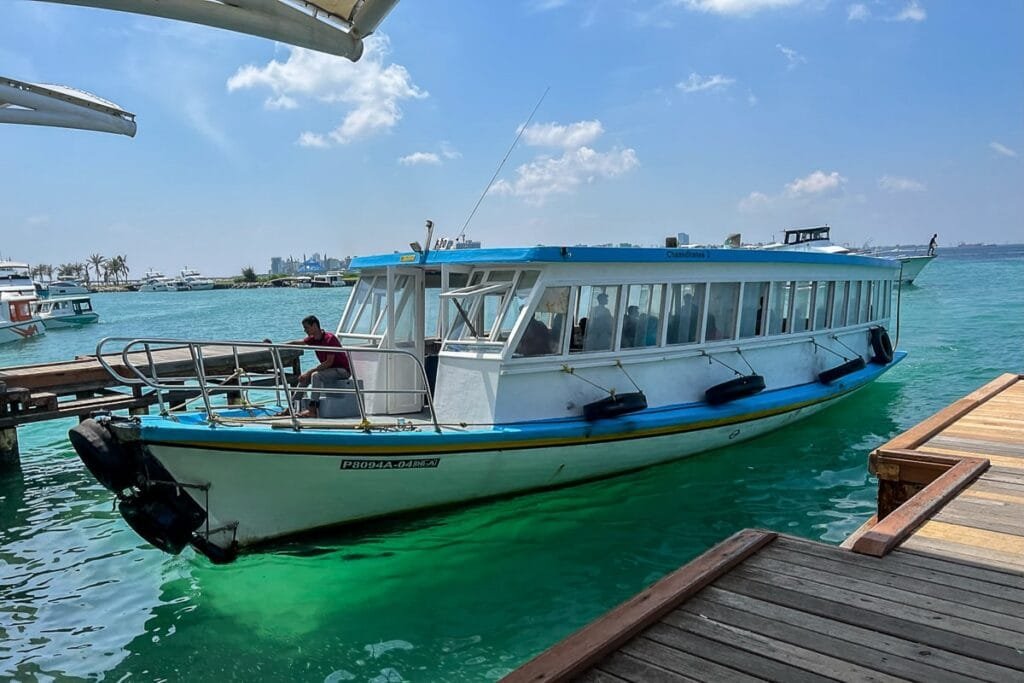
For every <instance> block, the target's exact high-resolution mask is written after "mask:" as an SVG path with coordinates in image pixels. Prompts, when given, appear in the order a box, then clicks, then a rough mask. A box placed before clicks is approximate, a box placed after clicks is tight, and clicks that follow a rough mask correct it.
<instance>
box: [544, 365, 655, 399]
mask: <svg viewBox="0 0 1024 683" xmlns="http://www.w3.org/2000/svg"><path fill="white" fill-rule="evenodd" d="M616 362H618V361H616ZM562 372H564V373H566V374H568V375H572V376H573V377H576V378H578V379H581V380H583V381H584V382H586V383H587V384H589V385H590V386H592V387H596V388H598V389H600V390H601V391H603V392H605V393H606V394H608V395H609V396H614V395H615V389H606V388H604V387H602V386H601V385H600V384H597V383H596V382H591V381H590V380H589V379H587V378H586V377H583V376H582V375H577V374H576V368H570V367H569V366H568V365H563V366H562ZM623 372H625V370H623ZM626 376H627V377H629V375H626ZM630 381H631V382H632V381H633V380H632V379H630ZM634 386H635V385H634ZM637 390H638V391H639V388H638V389H637Z"/></svg>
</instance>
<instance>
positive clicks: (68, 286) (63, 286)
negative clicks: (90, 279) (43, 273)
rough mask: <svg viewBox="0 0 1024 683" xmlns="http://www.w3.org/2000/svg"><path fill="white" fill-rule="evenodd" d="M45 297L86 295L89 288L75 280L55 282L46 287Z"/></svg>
mask: <svg viewBox="0 0 1024 683" xmlns="http://www.w3.org/2000/svg"><path fill="white" fill-rule="evenodd" d="M46 291H47V296H51V297H54V296H68V295H70V294H88V293H89V288H88V287H86V286H85V285H83V284H81V283H80V282H77V281H75V280H57V281H56V282H51V283H49V284H48V285H47V287H46Z"/></svg>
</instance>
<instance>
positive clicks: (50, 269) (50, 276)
mask: <svg viewBox="0 0 1024 683" xmlns="http://www.w3.org/2000/svg"><path fill="white" fill-rule="evenodd" d="M39 267H40V268H43V271H42V272H44V273H46V279H47V280H50V281H51V282H52V281H53V266H51V265H50V264H49V263H47V264H46V265H40V266H39Z"/></svg>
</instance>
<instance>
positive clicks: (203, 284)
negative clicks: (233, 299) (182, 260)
mask: <svg viewBox="0 0 1024 683" xmlns="http://www.w3.org/2000/svg"><path fill="white" fill-rule="evenodd" d="M178 282H180V283H181V284H180V285H179V287H178V288H179V289H184V290H188V291H192V292H203V291H206V290H209V289H213V287H214V282H213V280H211V279H209V278H206V277H203V276H202V275H201V274H200V273H199V271H198V270H196V269H195V268H189V267H188V266H185V267H184V268H182V269H181V275H180V277H179V278H178Z"/></svg>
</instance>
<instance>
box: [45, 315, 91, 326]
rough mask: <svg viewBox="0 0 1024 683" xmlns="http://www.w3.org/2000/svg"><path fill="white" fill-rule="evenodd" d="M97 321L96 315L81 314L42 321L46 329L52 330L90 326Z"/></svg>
mask: <svg viewBox="0 0 1024 683" xmlns="http://www.w3.org/2000/svg"><path fill="white" fill-rule="evenodd" d="M99 319H100V316H99V314H98V313H83V314H80V315H62V316H57V317H44V318H43V319H42V321H43V325H44V326H45V327H46V329H48V330H52V329H59V328H62V327H81V326H82V325H91V324H92V323H95V322H98V321H99Z"/></svg>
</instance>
